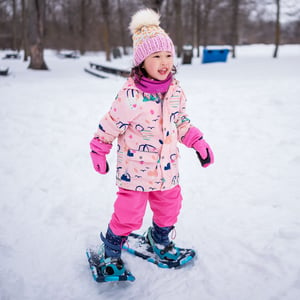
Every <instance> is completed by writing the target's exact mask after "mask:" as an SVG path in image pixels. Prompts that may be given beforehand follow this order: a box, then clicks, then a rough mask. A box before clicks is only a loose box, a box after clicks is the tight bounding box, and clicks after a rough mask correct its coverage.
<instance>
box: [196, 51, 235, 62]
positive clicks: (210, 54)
mask: <svg viewBox="0 0 300 300" xmlns="http://www.w3.org/2000/svg"><path fill="white" fill-rule="evenodd" d="M228 53H229V49H203V56H202V63H203V64H206V63H212V62H226V61H227V56H228Z"/></svg>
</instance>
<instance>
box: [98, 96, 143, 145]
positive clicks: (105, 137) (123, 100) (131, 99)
mask: <svg viewBox="0 0 300 300" xmlns="http://www.w3.org/2000/svg"><path fill="white" fill-rule="evenodd" d="M138 95H139V94H138V91H136V90H121V91H120V92H119V94H118V95H117V97H116V99H115V100H114V102H113V103H112V106H111V108H110V110H109V112H107V113H106V114H105V115H104V116H103V117H102V119H101V120H100V122H99V126H98V129H97V131H96V133H95V137H97V138H99V139H100V140H101V141H102V142H104V143H110V144H111V143H112V142H113V141H114V139H115V138H117V137H118V136H119V135H120V134H123V133H124V132H125V131H126V129H127V128H128V125H129V124H130V122H131V120H133V119H134V117H135V116H136V114H137V101H138Z"/></svg>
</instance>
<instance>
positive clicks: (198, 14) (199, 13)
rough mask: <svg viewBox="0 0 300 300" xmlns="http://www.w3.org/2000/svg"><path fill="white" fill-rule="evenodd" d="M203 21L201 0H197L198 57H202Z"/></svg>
mask: <svg viewBox="0 0 300 300" xmlns="http://www.w3.org/2000/svg"><path fill="white" fill-rule="evenodd" d="M201 23H202V11H201V0H197V3H196V45H197V57H200V37H201Z"/></svg>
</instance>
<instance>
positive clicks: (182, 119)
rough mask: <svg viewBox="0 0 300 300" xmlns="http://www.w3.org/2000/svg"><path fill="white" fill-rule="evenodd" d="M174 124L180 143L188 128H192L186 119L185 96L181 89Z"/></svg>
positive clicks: (187, 118)
mask: <svg viewBox="0 0 300 300" xmlns="http://www.w3.org/2000/svg"><path fill="white" fill-rule="evenodd" d="M175 124H176V127H177V135H178V141H179V142H180V143H181V142H182V139H183V138H184V136H185V134H186V133H187V132H188V130H189V129H190V127H192V125H191V121H190V119H189V117H188V114H187V113H186V96H185V94H184V92H183V90H182V89H181V97H180V107H179V113H178V118H177V121H176V123H175Z"/></svg>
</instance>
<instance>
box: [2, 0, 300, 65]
mask: <svg viewBox="0 0 300 300" xmlns="http://www.w3.org/2000/svg"><path fill="white" fill-rule="evenodd" d="M142 7H151V8H153V9H155V10H158V11H159V12H160V13H161V15H162V27H163V28H165V29H166V31H167V32H168V33H169V34H170V36H171V37H172V39H173V40H174V43H175V45H176V46H177V54H178V56H180V55H181V49H182V46H183V45H185V44H192V45H193V46H194V47H198V46H200V45H201V46H207V45H221V44H222V45H224V44H225V45H231V46H232V50H233V51H232V55H233V57H234V56H235V51H234V50H235V48H234V47H235V45H238V44H252V43H274V44H275V45H277V47H275V51H274V57H276V56H277V53H278V45H279V44H280V43H300V9H299V1H297V0H263V1H258V0H185V1H183V0H144V1H138V0H131V1H129V0H110V1H108V0H72V1H71V0H0V48H2V49H4V48H11V49H14V50H20V49H24V50H26V51H25V59H26V57H27V55H28V53H30V55H31V56H32V57H33V56H34V57H36V60H35V61H34V62H31V63H33V68H34V67H35V66H36V67H41V68H45V69H46V68H47V66H46V64H45V63H44V62H43V59H42V57H41V56H40V54H41V53H42V50H43V48H44V47H45V48H52V49H57V50H60V49H72V50H78V51H80V53H81V54H84V53H85V51H87V50H97V51H98V50H105V51H106V57H107V60H110V56H111V49H112V48H114V47H118V46H121V47H122V49H123V51H124V52H125V53H126V51H127V49H126V47H130V46H131V44H132V42H131V38H130V34H129V31H128V29H127V27H128V24H129V21H130V17H131V15H132V14H133V13H134V12H135V11H136V10H137V9H139V8H142ZM198 55H199V53H198Z"/></svg>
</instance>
